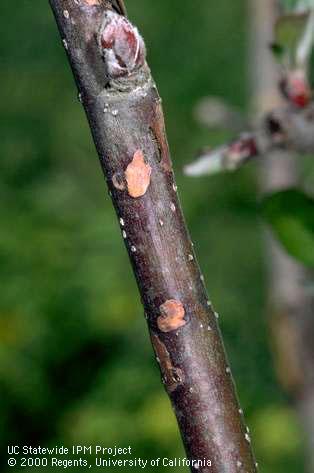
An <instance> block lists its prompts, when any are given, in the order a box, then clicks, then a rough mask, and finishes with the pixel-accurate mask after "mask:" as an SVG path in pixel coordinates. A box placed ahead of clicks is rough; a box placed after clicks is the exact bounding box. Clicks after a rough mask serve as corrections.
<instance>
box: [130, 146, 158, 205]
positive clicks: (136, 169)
mask: <svg viewBox="0 0 314 473" xmlns="http://www.w3.org/2000/svg"><path fill="white" fill-rule="evenodd" d="M151 173H152V168H151V167H150V165H149V164H146V163H145V160H144V155H143V152H142V151H141V150H137V151H136V152H135V153H134V156H133V159H132V162H131V163H130V164H129V165H128V167H127V169H126V171H125V179H126V182H127V187H128V193H129V195H130V196H131V197H134V198H137V197H142V196H143V195H144V194H145V193H146V191H147V189H148V187H149V184H150V177H151Z"/></svg>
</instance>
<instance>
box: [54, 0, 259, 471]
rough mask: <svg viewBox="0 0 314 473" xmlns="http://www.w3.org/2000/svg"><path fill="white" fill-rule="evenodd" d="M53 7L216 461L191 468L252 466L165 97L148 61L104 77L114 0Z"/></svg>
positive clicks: (174, 390) (172, 376)
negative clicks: (182, 199) (185, 200)
mask: <svg viewBox="0 0 314 473" xmlns="http://www.w3.org/2000/svg"><path fill="white" fill-rule="evenodd" d="M115 3H117V2H115ZM50 4H51V7H52V9H53V12H54V14H55V18H56V21H57V24H58V27H59V30H60V34H61V37H62V40H63V43H64V45H65V46H66V49H67V53H68V58H69V61H70V64H71V67H72V70H73V73H74V76H75V79H76V83H77V85H78V88H79V93H80V97H81V100H82V102H83V105H84V107H85V111H86V115H87V118H88V120H89V124H90V128H91V131H92V134H93V138H94V141H95V144H96V148H97V151H98V154H99V157H100V162H101V166H102V169H103V171H104V175H105V177H106V180H107V183H108V186H109V189H110V194H111V196H112V201H113V204H114V207H115V209H116V212H117V215H118V218H119V221H120V225H121V231H122V235H123V237H124V241H125V244H126V248H127V250H128V253H129V256H130V260H131V263H132V266H133V270H134V274H135V276H136V279H137V283H138V286H139V291H140V294H141V299H142V302H143V305H144V308H145V313H146V317H147V321H148V326H149V330H150V335H151V340H152V343H153V346H154V350H155V353H156V356H157V360H158V362H159V363H160V368H161V373H162V377H163V382H164V384H165V387H166V390H167V391H168V394H169V396H170V399H171V401H172V404H173V408H174V410H175V413H176V416H177V420H178V423H179V426H180V429H181V434H182V438H183V441H184V444H185V447H186V451H187V455H188V458H189V459H190V460H204V459H205V460H211V462H212V466H211V467H209V466H206V465H205V466H202V465H201V464H199V465H197V464H195V465H194V466H192V467H191V471H201V472H210V473H218V472H219V473H223V472H226V473H227V472H228V473H235V472H243V473H244V472H245V473H251V472H255V471H256V467H255V464H254V459H253V455H252V452H251V446H250V439H249V436H248V433H247V431H246V429H245V427H244V425H243V419H242V411H241V410H240V409H239V405H238V401H237V398H236V394H235V389H234V385H233V381H232V377H231V375H230V369H229V367H228V363H227V361H226V356H225V352H224V348H223V344H222V341H221V337H220V332H219V329H218V326H217V320H216V315H215V313H214V311H213V309H212V307H211V305H210V303H209V302H208V299H207V294H206V290H205V288H204V283H203V277H202V275H201V273H200V270H199V267H198V265H197V262H196V257H195V254H194V251H193V247H192V243H191V240H190V237H189V235H188V232H187V230H186V226H185V223H184V219H183V215H182V212H181V208H180V203H179V200H178V196H177V188H176V184H175V181H174V176H173V171H172V166H171V161H170V156H169V150H168V144H167V139H166V135H165V128H164V121H163V112H162V108H161V103H160V102H161V101H160V98H159V95H158V92H157V89H156V87H155V84H154V82H153V80H152V78H151V75H150V71H149V69H148V66H147V64H146V63H144V64H143V65H142V66H141V67H139V68H136V70H135V71H133V72H132V73H131V74H127V75H125V76H121V77H119V78H116V79H110V78H109V79H108V77H107V76H106V70H108V69H109V67H108V64H105V63H104V61H103V58H102V55H101V52H100V50H99V45H98V42H97V36H98V33H99V30H100V28H101V25H102V22H103V16H104V13H105V12H106V11H107V10H108V8H110V2H109V1H103V0H76V1H73V0H50ZM118 9H119V4H118ZM120 13H122V11H121V10H120ZM104 44H105V46H107V44H109V43H108V42H105V41H104ZM124 53H125V51H124ZM137 59H138V56H137ZM119 64H120V65H121V61H120V62H119Z"/></svg>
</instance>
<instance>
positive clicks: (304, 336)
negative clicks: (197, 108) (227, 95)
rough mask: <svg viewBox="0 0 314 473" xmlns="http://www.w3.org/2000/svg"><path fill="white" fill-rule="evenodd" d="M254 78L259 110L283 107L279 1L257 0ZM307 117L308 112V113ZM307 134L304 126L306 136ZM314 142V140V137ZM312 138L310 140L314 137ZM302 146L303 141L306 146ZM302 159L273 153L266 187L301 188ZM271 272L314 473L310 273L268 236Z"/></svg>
mask: <svg viewBox="0 0 314 473" xmlns="http://www.w3.org/2000/svg"><path fill="white" fill-rule="evenodd" d="M250 5H251V19H252V35H251V44H252V75H253V78H252V79H253V80H252V84H253V93H254V96H255V104H254V105H255V109H256V110H258V112H259V113H261V114H265V113H268V112H269V111H270V110H273V109H274V108H276V107H278V106H279V107H280V106H281V105H282V103H281V98H280V97H279V94H278V74H277V72H278V70H277V67H276V65H275V63H274V61H273V58H272V56H271V54H270V53H269V51H268V49H267V44H269V42H270V41H271V40H272V37H273V25H274V22H275V18H276V14H277V9H278V2H277V0H263V1H262V2H261V1H260V0H251V2H250ZM305 113H306V112H305ZM302 129H303V132H305V133H306V128H304V125H302V126H301V131H302ZM310 135H311V136H312V138H313V136H314V134H313V133H311V134H310ZM310 135H309V136H310ZM301 141H302V140H301ZM300 159H301V157H300V156H296V155H295V154H294V153H291V152H288V151H273V152H271V153H269V154H268V155H266V156H265V157H264V158H263V160H262V163H263V164H262V168H261V187H262V190H263V191H268V192H269V191H274V190H278V189H281V188H287V187H290V186H292V187H293V186H296V185H297V184H298V183H299V162H300ZM266 251H267V262H268V272H269V285H268V291H269V292H268V299H269V316H270V325H271V332H272V335H273V343H274V348H275V364H276V368H277V373H278V377H279V379H280V381H281V383H282V385H283V387H284V388H285V389H286V390H287V391H288V392H289V393H290V394H291V396H292V398H293V400H294V403H295V406H296V409H297V411H298V413H299V416H300V419H301V422H302V424H303V426H304V430H305V433H306V436H307V442H308V449H307V453H308V459H309V472H312V471H313V470H314V454H313V452H314V369H313V367H314V344H313V340H314V317H313V315H314V304H313V302H314V300H313V296H312V295H311V293H310V291H309V290H308V288H307V287H306V281H309V280H310V278H309V274H308V272H307V270H306V269H305V268H304V267H303V266H302V265H301V264H299V263H297V262H296V261H295V260H293V259H292V258H290V257H289V256H288V255H287V254H286V253H285V252H284V251H283V250H282V248H281V247H280V245H279V244H278V243H277V241H275V240H274V238H272V236H271V235H270V234H268V233H267V235H266Z"/></svg>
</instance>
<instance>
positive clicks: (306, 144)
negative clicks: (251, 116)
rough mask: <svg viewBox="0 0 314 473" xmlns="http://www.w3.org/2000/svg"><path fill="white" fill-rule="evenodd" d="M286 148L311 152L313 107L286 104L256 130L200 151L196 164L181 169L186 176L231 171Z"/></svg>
mask: <svg viewBox="0 0 314 473" xmlns="http://www.w3.org/2000/svg"><path fill="white" fill-rule="evenodd" d="M276 149H277V150H278V149H286V150H290V151H298V152H300V153H313V152H314V104H313V103H311V104H310V105H308V106H307V107H306V108H304V109H297V108H296V107H294V106H292V105H289V106H287V107H282V108H279V109H278V110H275V111H273V112H271V113H268V114H266V116H265V117H264V119H263V120H262V121H261V122H260V124H259V127H258V128H257V129H256V130H253V131H250V132H246V133H242V134H240V135H239V136H238V138H236V139H235V140H233V141H232V142H231V143H229V144H226V145H223V146H220V147H218V148H217V149H214V150H212V149H209V148H208V149H204V150H202V151H201V152H200V153H199V154H198V156H197V159H196V161H194V162H192V163H191V164H189V165H187V166H185V168H184V172H185V174H187V175H188V176H193V177H197V176H201V175H205V174H216V173H219V172H224V171H235V170H236V169H239V168H240V167H242V166H243V165H244V164H246V163H247V162H248V161H251V160H252V159H255V158H256V157H258V156H264V155H266V154H267V153H270V152H271V151H274V150H276Z"/></svg>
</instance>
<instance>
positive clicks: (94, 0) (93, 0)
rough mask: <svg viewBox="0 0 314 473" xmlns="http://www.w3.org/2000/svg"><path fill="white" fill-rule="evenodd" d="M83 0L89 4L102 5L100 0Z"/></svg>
mask: <svg viewBox="0 0 314 473" xmlns="http://www.w3.org/2000/svg"><path fill="white" fill-rule="evenodd" d="M83 2H84V3H85V4H86V5H89V6H93V5H100V0H83Z"/></svg>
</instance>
